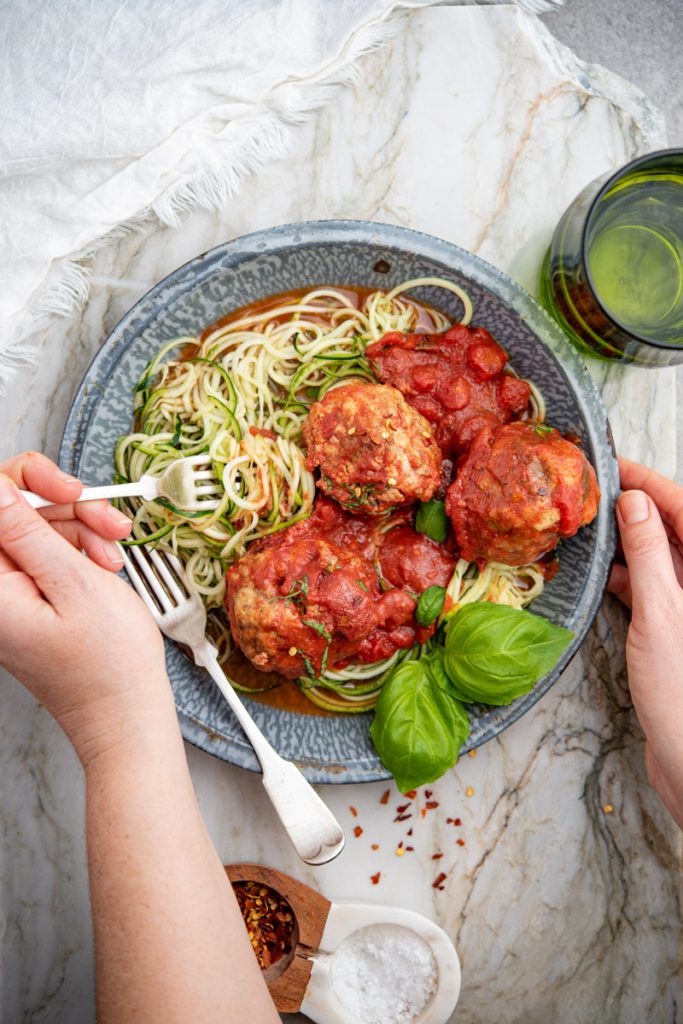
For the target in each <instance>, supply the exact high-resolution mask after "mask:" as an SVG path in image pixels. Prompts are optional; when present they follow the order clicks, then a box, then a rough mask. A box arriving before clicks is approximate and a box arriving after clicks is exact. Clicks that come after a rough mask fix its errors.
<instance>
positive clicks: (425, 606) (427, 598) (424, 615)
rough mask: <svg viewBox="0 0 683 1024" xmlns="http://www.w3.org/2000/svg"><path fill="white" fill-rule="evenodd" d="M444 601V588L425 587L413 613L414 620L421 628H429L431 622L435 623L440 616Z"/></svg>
mask: <svg viewBox="0 0 683 1024" xmlns="http://www.w3.org/2000/svg"><path fill="white" fill-rule="evenodd" d="M445 599H446V588H445V587H437V586H433V587H427V589H426V590H423V591H422V593H421V594H420V600H419V601H418V602H417V610H416V612H415V618H416V619H417V621H418V622H419V624H420V625H421V626H431V625H432V623H433V622H436V620H437V619H438V617H439V615H441V609H442V608H443V603H444V600H445Z"/></svg>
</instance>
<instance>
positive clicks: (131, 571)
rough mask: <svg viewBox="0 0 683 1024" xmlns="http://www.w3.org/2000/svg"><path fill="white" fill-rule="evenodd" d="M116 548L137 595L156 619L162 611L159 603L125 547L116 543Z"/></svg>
mask: <svg viewBox="0 0 683 1024" xmlns="http://www.w3.org/2000/svg"><path fill="white" fill-rule="evenodd" d="M118 548H119V551H120V552H121V557H122V558H123V564H124V566H125V569H126V572H127V574H128V578H129V580H130V582H131V583H132V584H133V586H134V587H135V589H136V590H137V592H138V595H139V596H140V597H141V598H142V600H143V602H144V604H145V605H146V606H147V609H148V610H149V611H150V612H151V614H152V616H153V617H154V618H155V619H157V620H158V618H159V615H160V614H162V613H163V609H162V608H161V605H160V604H158V603H157V601H156V599H155V597H154V595H153V593H152V592H151V591H150V589H149V587H148V585H147V583H146V581H145V580H144V579H143V577H142V576H141V575H140V573H139V572H138V570H137V567H136V565H135V562H134V561H133V559H132V558H131V557H130V555H129V554H128V551H127V550H126V548H124V547H121V545H120V544H119V545H118ZM131 550H134V549H131Z"/></svg>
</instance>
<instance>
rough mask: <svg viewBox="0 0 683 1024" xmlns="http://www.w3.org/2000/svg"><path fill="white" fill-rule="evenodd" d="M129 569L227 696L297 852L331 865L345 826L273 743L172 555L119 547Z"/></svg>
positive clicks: (169, 631) (166, 624)
mask: <svg viewBox="0 0 683 1024" xmlns="http://www.w3.org/2000/svg"><path fill="white" fill-rule="evenodd" d="M120 550H121V553H122V554H123V560H124V564H125V567H126V572H127V573H128V576H129V577H130V580H131V583H132V584H133V586H134V587H135V589H136V590H137V592H138V594H139V595H140V597H141V598H142V600H143V601H144V602H145V604H146V605H147V607H148V608H149V610H150V612H151V613H152V616H153V617H154V619H155V620H156V622H157V624H158V626H159V628H160V629H161V631H162V633H165V634H166V636H168V637H170V638H171V640H175V641H176V642H177V643H180V644H184V645H185V646H187V647H189V648H190V650H191V651H192V656H193V658H194V660H195V663H196V664H197V665H200V666H202V667H203V668H205V669H206V670H207V672H208V673H209V675H210V676H211V677H212V679H213V680H214V682H215V683H216V685H217V686H218V689H219V690H220V691H221V693H222V694H223V696H224V697H225V699H226V700H227V702H228V704H229V705H230V708H231V709H232V712H233V714H234V715H235V717H236V719H237V721H238V722H239V724H240V725H241V727H242V729H243V730H244V732H245V733H246V736H247V739H248V740H249V742H250V743H251V745H252V747H253V748H254V752H255V754H256V756H257V757H258V759H259V761H260V763H261V769H262V771H263V787H264V789H265V790H266V792H267V794H268V796H269V797H270V801H271V803H272V805H273V807H274V808H275V811H276V813H277V815H278V817H279V819H280V821H281V822H282V824H283V826H284V828H285V831H286V832H287V835H288V836H289V838H290V840H291V841H292V844H293V846H294V848H295V849H296V852H297V853H298V854H299V856H300V857H301V859H302V860H304V861H306V863H307V864H327V862H328V861H330V860H333V859H334V858H335V857H336V856H337V855H338V854H340V853H341V851H342V849H343V847H344V842H345V837H344V832H343V830H342V827H341V825H340V824H339V822H338V821H337V820H336V819H335V817H334V815H333V814H332V812H331V811H330V810H329V808H327V807H326V806H325V804H324V803H323V801H322V800H321V799H320V797H319V796H318V794H317V793H316V792H315V790H314V789H313V787H312V786H311V785H310V784H309V783H308V782H307V781H306V779H305V778H304V777H303V775H302V774H301V772H300V771H299V769H298V768H297V767H296V765H294V764H292V762H291V761H285V760H284V758H282V757H280V755H279V754H278V753H277V752H276V751H275V750H274V749H273V748H272V747H271V745H270V743H269V742H268V740H267V739H266V738H265V736H264V735H263V733H262V732H261V730H260V729H259V728H258V726H257V725H256V723H255V722H254V720H253V719H252V717H251V715H250V714H249V712H248V711H247V710H246V708H245V707H244V705H243V704H242V701H241V700H240V698H239V697H238V696H237V694H236V693H235V691H234V690H233V688H232V686H231V685H230V682H229V680H228V678H227V676H226V675H225V673H224V672H223V670H222V669H221V667H220V665H219V663H218V652H217V650H216V648H215V647H214V645H213V644H212V643H211V641H210V640H208V639H207V637H206V610H205V608H204V605H203V604H202V601H201V598H200V597H199V595H198V594H196V593H195V592H194V591H193V590H192V589H191V587H190V586H189V584H188V583H187V579H186V576H185V572H184V570H183V567H182V564H181V562H180V560H179V559H178V558H176V557H175V556H174V555H171V554H168V553H164V554H163V555H161V554H160V553H159V552H158V551H155V550H147V551H146V550H145V549H144V547H131V548H123V547H122V548H121V549H120Z"/></svg>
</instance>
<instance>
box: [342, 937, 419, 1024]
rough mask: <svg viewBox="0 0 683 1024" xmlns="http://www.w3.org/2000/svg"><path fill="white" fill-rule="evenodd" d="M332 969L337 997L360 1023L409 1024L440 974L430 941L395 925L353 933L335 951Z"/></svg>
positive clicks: (417, 1013)
mask: <svg viewBox="0 0 683 1024" xmlns="http://www.w3.org/2000/svg"><path fill="white" fill-rule="evenodd" d="M330 973H331V979H332V989H333V991H334V994H335V995H336V997H337V999H338V1000H339V1002H340V1003H341V1004H342V1006H343V1007H344V1009H345V1010H346V1011H347V1012H348V1013H350V1014H353V1016H354V1017H355V1018H356V1020H358V1021H359V1022H361V1024H410V1022H411V1021H414V1020H415V1018H416V1017H417V1016H418V1015H419V1014H420V1013H421V1012H422V1010H424V1008H425V1006H426V1005H427V1003H428V1002H429V1000H430V998H431V996H432V994H433V992H434V990H435V989H436V984H437V978H438V971H437V966H436V960H435V959H434V954H433V952H432V950H431V948H430V946H429V944H428V943H427V942H425V940H424V939H423V938H421V937H420V936H419V935H418V934H417V933H416V932H414V931H413V930H412V929H411V928H406V927H404V926H403V925H396V924H371V925H368V926H367V927H366V928H359V929H358V931H355V932H353V933H352V934H351V935H349V936H348V937H347V938H346V939H344V941H343V942H342V943H341V944H340V945H339V947H338V948H337V949H336V950H335V952H334V953H333V955H332V962H331V965H330Z"/></svg>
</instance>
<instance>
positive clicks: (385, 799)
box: [379, 789, 391, 804]
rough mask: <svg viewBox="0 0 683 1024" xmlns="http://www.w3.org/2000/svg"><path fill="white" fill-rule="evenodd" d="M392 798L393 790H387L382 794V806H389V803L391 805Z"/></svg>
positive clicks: (380, 800) (380, 799)
mask: <svg viewBox="0 0 683 1024" xmlns="http://www.w3.org/2000/svg"><path fill="white" fill-rule="evenodd" d="M390 796H391V790H390V789H386V790H385V791H384V792H383V793H382V795H381V797H380V798H379V802H380V803H381V804H388V803H389V797H390Z"/></svg>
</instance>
